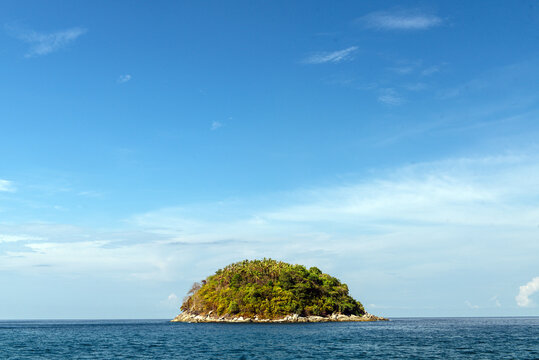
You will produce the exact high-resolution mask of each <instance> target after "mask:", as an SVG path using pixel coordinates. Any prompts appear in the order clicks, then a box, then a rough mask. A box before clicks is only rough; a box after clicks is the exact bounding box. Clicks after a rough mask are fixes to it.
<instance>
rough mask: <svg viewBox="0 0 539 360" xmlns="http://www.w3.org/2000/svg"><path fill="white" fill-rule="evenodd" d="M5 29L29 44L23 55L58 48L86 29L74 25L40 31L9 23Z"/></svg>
mask: <svg viewBox="0 0 539 360" xmlns="http://www.w3.org/2000/svg"><path fill="white" fill-rule="evenodd" d="M6 29H7V31H8V32H9V33H10V34H11V35H12V36H14V37H15V38H17V39H19V40H22V41H24V42H25V43H28V44H30V49H29V50H28V52H27V53H26V54H25V57H35V56H42V55H47V54H50V53H52V52H55V51H57V50H60V49H62V48H64V47H66V46H67V45H69V44H70V43H72V42H74V41H75V40H77V39H78V38H79V37H80V36H81V35H83V34H84V33H86V31H87V30H86V29H84V28H80V27H74V28H70V29H66V30H60V31H55V32H50V33H42V32H37V31H34V30H28V29H22V28H18V27H13V26H9V25H6Z"/></svg>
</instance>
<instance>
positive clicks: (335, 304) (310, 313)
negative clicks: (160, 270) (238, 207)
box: [172, 259, 387, 323]
mask: <svg viewBox="0 0 539 360" xmlns="http://www.w3.org/2000/svg"><path fill="white" fill-rule="evenodd" d="M180 310H181V311H182V312H181V313H180V314H179V315H178V316H176V317H175V318H174V319H173V320H172V322H190V323H208V322H210V323H216V322H225V323H238V322H239V323H250V322H255V323H269V322H271V323H302V322H303V323H306V322H333V321H379V320H387V319H386V318H383V317H379V316H375V315H372V314H369V313H367V312H366V311H365V309H364V307H363V305H362V304H361V303H360V302H359V301H357V300H355V299H353V298H352V297H351V296H350V295H349V293H348V286H347V285H346V284H343V283H341V282H340V281H339V280H338V279H336V278H334V277H332V276H330V275H328V274H324V273H322V271H320V269H318V268H316V267H311V268H309V269H307V268H306V267H305V266H303V265H293V264H288V263H285V262H282V261H276V260H273V259H263V260H244V261H241V262H237V263H234V264H230V265H228V266H226V267H225V268H223V269H220V270H217V272H216V273H215V274H214V275H211V276H209V277H208V278H207V279H206V280H203V281H202V282H200V283H194V284H193V286H192V288H191V290H190V291H189V292H188V294H187V296H186V298H185V299H184V301H183V303H182V305H181V308H180Z"/></svg>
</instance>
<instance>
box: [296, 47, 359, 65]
mask: <svg viewBox="0 0 539 360" xmlns="http://www.w3.org/2000/svg"><path fill="white" fill-rule="evenodd" d="M356 51H357V46H350V47H348V48H346V49H343V50H338V51H333V52H320V53H316V54H313V55H311V56H309V57H307V58H306V59H304V60H303V62H304V63H305V64H325V63H333V64H337V63H340V62H343V61H349V60H352V59H353V57H352V54H353V53H355V52H356Z"/></svg>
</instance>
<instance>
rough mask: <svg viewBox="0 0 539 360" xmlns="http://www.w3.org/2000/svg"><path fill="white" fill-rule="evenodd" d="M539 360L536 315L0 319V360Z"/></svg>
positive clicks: (538, 331)
mask: <svg viewBox="0 0 539 360" xmlns="http://www.w3.org/2000/svg"><path fill="white" fill-rule="evenodd" d="M114 358H117V359H122V358H126V359H146V358H148V359H371V358H377V359H380V358H382V359H398V358H402V359H408V358H413V359H421V358H424V359H539V317H531V318H398V319H392V320H391V321H389V322H368V323H313V324H186V323H170V322H168V321H167V320H95V321H90V320H86V321H84V320H78V321H66V320H65V321H0V359H114Z"/></svg>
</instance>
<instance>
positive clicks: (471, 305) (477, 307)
mask: <svg viewBox="0 0 539 360" xmlns="http://www.w3.org/2000/svg"><path fill="white" fill-rule="evenodd" d="M464 303H465V304H466V306H468V307H469V308H470V309H479V306H478V305H474V304H472V303H471V302H469V301H468V300H466V301H465V302H464Z"/></svg>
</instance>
